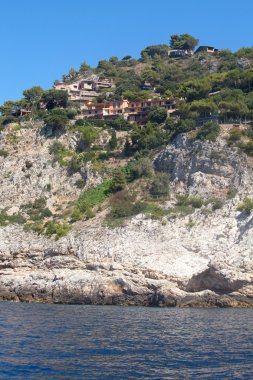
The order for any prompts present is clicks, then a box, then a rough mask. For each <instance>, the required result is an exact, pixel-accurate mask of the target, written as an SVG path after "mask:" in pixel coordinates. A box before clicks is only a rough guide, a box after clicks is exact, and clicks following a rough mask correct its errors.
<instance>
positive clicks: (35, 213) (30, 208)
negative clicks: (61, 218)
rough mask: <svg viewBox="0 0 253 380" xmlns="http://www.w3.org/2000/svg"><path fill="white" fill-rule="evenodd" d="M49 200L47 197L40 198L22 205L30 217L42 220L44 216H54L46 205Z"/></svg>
mask: <svg viewBox="0 0 253 380" xmlns="http://www.w3.org/2000/svg"><path fill="white" fill-rule="evenodd" d="M46 204H47V201H46V199H45V198H38V199H36V200H35V201H34V202H33V203H28V204H26V205H23V206H22V209H23V210H24V211H25V212H26V214H27V215H28V216H29V217H30V220H33V221H40V220H43V219H44V218H49V217H50V216H52V213H51V211H50V210H49V209H48V208H47V207H46Z"/></svg>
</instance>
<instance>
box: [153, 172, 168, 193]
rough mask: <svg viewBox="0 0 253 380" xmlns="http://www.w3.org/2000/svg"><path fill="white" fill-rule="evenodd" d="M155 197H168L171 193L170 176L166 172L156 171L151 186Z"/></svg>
mask: <svg viewBox="0 0 253 380" xmlns="http://www.w3.org/2000/svg"><path fill="white" fill-rule="evenodd" d="M150 194H151V195H152V197H154V198H161V197H167V196H169V194H170V187H169V176H168V175H167V174H166V173H156V174H155V176H154V178H153V180H152V183H151V187H150Z"/></svg>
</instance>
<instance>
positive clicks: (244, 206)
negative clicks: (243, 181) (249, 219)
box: [237, 197, 253, 215]
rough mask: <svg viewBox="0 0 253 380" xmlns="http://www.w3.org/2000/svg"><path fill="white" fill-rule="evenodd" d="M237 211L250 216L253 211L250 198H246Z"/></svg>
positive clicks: (252, 203)
mask: <svg viewBox="0 0 253 380" xmlns="http://www.w3.org/2000/svg"><path fill="white" fill-rule="evenodd" d="M237 210H238V211H245V212H246V214H247V215H249V214H250V213H251V211H252V210H253V201H252V200H251V199H250V198H248V197H246V198H244V200H243V203H241V204H239V205H238V207H237Z"/></svg>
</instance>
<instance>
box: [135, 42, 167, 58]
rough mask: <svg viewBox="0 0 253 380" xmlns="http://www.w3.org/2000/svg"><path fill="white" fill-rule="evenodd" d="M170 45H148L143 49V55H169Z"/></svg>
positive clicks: (143, 56) (152, 56)
mask: <svg viewBox="0 0 253 380" xmlns="http://www.w3.org/2000/svg"><path fill="white" fill-rule="evenodd" d="M168 50H169V46H168V45H165V44H163V45H152V46H147V47H146V48H145V49H143V50H142V51H141V57H142V58H145V57H146V56H148V57H151V58H154V57H155V55H158V56H161V57H164V58H165V57H168Z"/></svg>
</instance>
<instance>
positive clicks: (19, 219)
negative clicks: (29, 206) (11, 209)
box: [0, 211, 26, 227]
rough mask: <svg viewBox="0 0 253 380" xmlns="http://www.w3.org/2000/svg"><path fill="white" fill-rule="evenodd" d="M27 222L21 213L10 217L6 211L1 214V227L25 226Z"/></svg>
mask: <svg viewBox="0 0 253 380" xmlns="http://www.w3.org/2000/svg"><path fill="white" fill-rule="evenodd" d="M25 222H26V220H25V218H24V217H23V216H22V215H21V214H20V213H17V214H13V215H8V214H7V213H6V211H1V212H0V226H2V227H4V226H7V225H8V224H24V223H25Z"/></svg>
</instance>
